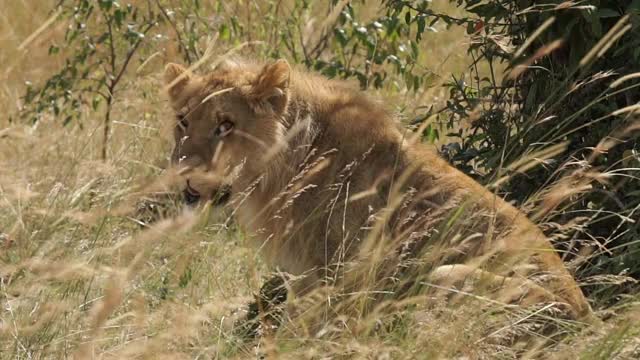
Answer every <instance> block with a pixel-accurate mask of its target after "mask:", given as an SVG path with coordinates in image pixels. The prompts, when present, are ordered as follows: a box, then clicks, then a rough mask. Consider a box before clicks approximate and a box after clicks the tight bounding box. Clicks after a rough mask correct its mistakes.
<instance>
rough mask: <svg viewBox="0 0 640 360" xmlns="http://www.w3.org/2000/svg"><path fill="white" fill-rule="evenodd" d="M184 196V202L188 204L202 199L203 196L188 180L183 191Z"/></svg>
mask: <svg viewBox="0 0 640 360" xmlns="http://www.w3.org/2000/svg"><path fill="white" fill-rule="evenodd" d="M182 196H183V197H184V202H185V203H187V205H193V204H195V203H197V202H198V201H200V198H201V196H200V193H199V192H198V191H197V190H196V189H194V188H192V187H191V186H190V185H189V182H188V181H187V187H185V188H184V190H183V191H182Z"/></svg>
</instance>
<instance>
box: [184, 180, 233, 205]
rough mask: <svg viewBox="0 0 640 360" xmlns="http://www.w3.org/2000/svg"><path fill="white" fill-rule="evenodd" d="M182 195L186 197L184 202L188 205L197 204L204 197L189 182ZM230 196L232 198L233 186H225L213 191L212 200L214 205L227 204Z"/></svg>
mask: <svg viewBox="0 0 640 360" xmlns="http://www.w3.org/2000/svg"><path fill="white" fill-rule="evenodd" d="M182 196H183V198H184V202H185V203H186V204H187V205H194V204H197V203H198V202H199V201H200V199H201V198H202V195H201V194H200V192H198V190H196V189H194V188H192V187H191V185H189V182H187V186H186V187H185V189H184V190H183V191H182ZM230 198H231V187H230V186H223V187H221V188H219V189H218V190H217V191H215V192H214V193H213V196H212V197H211V201H212V203H213V205H216V206H218V205H224V204H226V203H227V202H228V201H229V199H230Z"/></svg>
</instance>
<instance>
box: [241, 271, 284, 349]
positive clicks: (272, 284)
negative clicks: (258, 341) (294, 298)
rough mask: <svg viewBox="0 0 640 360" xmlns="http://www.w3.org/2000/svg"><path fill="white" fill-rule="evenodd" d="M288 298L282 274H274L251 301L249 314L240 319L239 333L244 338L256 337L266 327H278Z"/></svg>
mask: <svg viewBox="0 0 640 360" xmlns="http://www.w3.org/2000/svg"><path fill="white" fill-rule="evenodd" d="M286 300H287V288H286V285H285V281H284V278H283V277H282V276H281V275H274V276H273V277H271V278H270V279H269V280H267V281H266V282H265V283H264V284H263V285H262V287H261V288H260V291H259V292H258V294H257V295H256V296H255V301H253V302H251V303H249V305H248V309H247V314H246V316H245V317H244V318H242V319H241V320H239V321H238V323H237V326H236V329H237V334H238V335H239V336H240V337H242V338H246V339H249V338H255V337H256V336H258V335H260V334H262V333H264V331H265V330H266V329H269V328H273V327H276V328H277V327H278V326H279V325H280V323H281V320H282V316H283V312H284V309H283V307H282V304H283V303H284V302H285V301H286Z"/></svg>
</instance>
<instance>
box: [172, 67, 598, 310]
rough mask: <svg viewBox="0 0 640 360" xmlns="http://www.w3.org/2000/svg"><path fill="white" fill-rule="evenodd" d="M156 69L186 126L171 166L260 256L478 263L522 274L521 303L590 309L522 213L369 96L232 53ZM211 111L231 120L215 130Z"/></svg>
mask: <svg viewBox="0 0 640 360" xmlns="http://www.w3.org/2000/svg"><path fill="white" fill-rule="evenodd" d="M165 77H166V82H167V84H168V85H170V89H169V95H170V99H171V104H172V107H173V108H174V110H175V111H176V112H177V114H178V116H179V118H180V119H181V120H182V121H183V122H184V123H186V124H187V127H186V128H184V126H177V127H176V131H175V140H176V148H175V150H174V154H173V160H174V162H175V163H176V164H179V165H180V166H184V167H187V168H188V169H189V170H190V172H189V173H188V174H187V181H188V184H189V187H190V188H192V189H194V190H196V191H197V192H198V193H200V194H201V195H203V198H205V199H206V198H210V197H212V196H213V195H214V194H215V192H216V191H217V190H218V189H219V188H220V187H221V186H222V185H224V184H228V185H230V186H231V189H232V201H231V203H230V206H231V207H232V208H233V209H234V211H235V213H236V215H237V219H238V222H239V223H240V225H241V226H242V227H243V228H244V229H245V230H246V232H247V233H248V234H249V235H250V237H251V239H252V241H253V242H254V243H255V246H256V248H257V249H259V251H260V252H261V253H262V254H263V255H264V257H265V259H266V260H267V261H268V262H269V263H270V264H271V265H272V266H274V267H278V268H279V269H281V270H282V271H285V272H289V273H291V274H296V275H299V274H306V275H307V276H308V277H307V279H308V281H307V282H306V284H307V285H310V284H311V285H313V284H314V283H316V282H317V281H319V280H320V279H322V278H323V277H324V276H326V275H327V274H329V273H331V271H330V270H329V269H333V270H332V271H334V270H336V269H338V268H339V267H340V266H339V264H344V263H345V262H346V263H358V262H360V263H366V262H368V261H372V259H374V258H375V257H376V256H380V254H382V255H383V257H384V258H385V260H388V259H391V258H392V259H395V260H398V261H401V260H402V259H406V258H413V259H421V261H422V262H423V264H422V265H420V266H419V267H420V268H422V269H430V271H432V276H431V279H433V280H434V281H438V282H440V283H442V282H446V281H445V279H446V278H447V276H448V275H452V274H454V273H455V274H458V276H463V277H465V278H466V277H469V276H471V275H472V274H474V273H475V274H485V273H486V271H492V272H493V273H495V274H496V277H495V278H496V279H500V280H499V281H498V282H502V283H503V284H507V283H508V284H510V285H514V286H522V285H523V284H526V283H528V282H527V281H528V280H526V279H531V278H533V279H535V280H534V281H532V282H531V284H533V283H534V282H535V285H531V286H529V287H530V289H529V290H530V293H531V294H534V293H536V294H538V295H539V294H543V295H542V296H538V295H532V296H529V297H528V300H522V299H520V301H523V302H524V303H526V302H531V301H533V302H535V301H543V300H544V301H549V300H558V301H562V302H566V303H568V304H569V305H570V306H571V308H572V309H573V313H574V315H575V316H583V315H586V314H588V313H589V305H588V303H587V302H586V300H585V298H584V296H583V294H582V292H581V291H580V289H579V287H578V286H577V285H576V283H575V281H574V279H573V277H572V276H571V275H570V274H569V272H568V271H567V269H566V268H565V267H564V265H563V263H562V261H561V259H560V258H559V256H558V255H557V254H556V253H555V251H554V250H553V248H552V246H551V244H550V243H549V241H548V240H547V238H546V237H545V236H544V234H543V233H542V232H541V231H540V230H539V229H538V228H537V227H536V226H535V225H534V224H532V223H531V222H530V221H529V220H528V219H527V218H526V216H525V215H524V214H522V213H521V212H519V211H518V210H517V209H515V208H514V207H512V206H511V205H509V204H507V203H506V202H505V201H503V200H502V199H501V198H499V197H497V196H495V195H494V194H492V193H491V192H490V191H488V190H486V189H485V188H484V187H482V186H481V185H479V184H478V183H476V182H475V181H473V180H472V179H470V178H469V177H467V176H466V175H464V174H463V173H461V172H459V171H458V170H456V169H455V168H453V167H452V166H450V165H449V164H448V163H446V162H445V161H444V160H443V159H441V158H440V157H439V156H438V155H437V154H436V153H434V152H432V151H429V150H427V149H426V148H425V147H423V146H422V145H419V144H412V143H411V142H410V141H408V136H407V134H406V133H405V132H403V131H402V130H401V128H400V127H399V126H398V124H397V123H396V121H394V119H393V117H392V116H391V115H390V114H389V113H388V112H387V111H386V110H385V109H384V107H383V106H382V105H381V104H379V103H378V102H377V101H375V100H373V99H371V98H370V97H368V96H367V95H365V94H364V93H362V92H360V91H358V90H356V89H353V88H352V87H351V86H349V85H347V84H346V83H345V82H342V81H335V80H328V79H326V78H324V77H321V76H318V75H315V74H311V73H307V72H305V71H299V70H292V69H291V68H290V67H289V65H288V64H287V63H286V62H285V61H278V62H276V63H272V64H266V65H263V64H257V63H250V62H244V61H241V60H232V61H228V62H226V63H224V64H222V65H220V66H218V68H216V69H215V70H214V71H212V72H211V73H210V74H207V75H204V76H197V75H194V74H190V73H188V72H186V70H185V69H184V68H182V67H181V66H179V65H175V64H170V65H168V66H167V70H166V73H165ZM176 79H178V80H176ZM223 121H231V122H232V123H233V124H234V130H233V132H232V133H231V134H229V135H227V136H225V137H224V138H218V137H216V135H215V129H216V127H218V126H219V125H220V123H221V122H223ZM436 220H437V221H436ZM443 224H449V225H450V226H448V227H447V226H444V227H443ZM376 254H377V255H376ZM429 254H431V255H429ZM433 254H436V255H433ZM477 259H480V260H478V261H476V260H477ZM425 264H426V265H425ZM451 264H466V265H460V266H457V267H456V266H452V265H451ZM412 266H415V265H412ZM438 266H440V267H438ZM314 270H315V271H314ZM387 275H389V274H387ZM452 276H453V275H452ZM453 277H454V278H455V276H453ZM505 279H507V280H505ZM520 279H522V281H520ZM325 280H326V279H325ZM510 281H511V282H510ZM542 298H545V299H542ZM532 299H533V300H532Z"/></svg>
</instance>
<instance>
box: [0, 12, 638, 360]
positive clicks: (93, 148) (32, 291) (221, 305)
mask: <svg viewBox="0 0 640 360" xmlns="http://www.w3.org/2000/svg"><path fill="white" fill-rule="evenodd" d="M35 3H36V2H34V1H31V2H29V1H24V0H21V1H13V0H0V9H3V11H2V12H0V48H2V49H3V51H2V52H0V63H1V64H2V68H1V69H2V70H0V80H2V85H1V86H0V107H1V108H3V109H11V110H10V112H13V110H14V109H15V108H16V106H17V104H19V98H20V96H21V94H22V91H23V89H24V87H23V82H24V80H25V79H30V80H31V81H38V80H39V79H42V78H44V77H46V76H47V75H48V74H50V73H51V72H52V71H53V70H54V69H55V68H56V67H57V66H58V65H59V64H58V63H57V62H56V60H55V58H53V59H52V58H51V57H48V56H47V55H46V52H47V48H48V44H49V42H50V41H51V39H53V38H55V36H57V35H60V31H61V29H59V28H57V27H56V26H55V25H54V26H53V27H52V28H51V29H50V31H46V32H44V33H43V34H42V35H41V36H39V37H37V38H36V39H35V40H34V41H33V42H31V43H30V44H28V46H27V48H26V50H24V51H21V50H18V47H19V45H20V44H21V43H22V42H23V41H24V40H25V39H27V38H28V37H29V35H30V34H32V33H33V32H34V31H35V30H36V29H37V28H39V27H40V26H41V25H42V24H43V23H44V22H45V21H46V20H47V18H48V17H49V16H50V14H49V13H47V9H48V7H47V6H44V5H41V4H42V3H41V2H37V3H38V5H39V6H37V7H36V6H35ZM5 10H7V11H5ZM461 31H462V30H459V29H458V30H455V31H454V32H451V33H446V34H443V35H442V36H441V37H435V38H432V39H433V40H429V41H433V43H428V44H427V45H428V47H430V48H433V49H434V50H433V54H434V56H433V59H434V60H430V61H434V63H430V64H429V66H434V68H438V67H437V65H438V62H439V64H440V65H441V66H440V67H439V68H438V70H439V71H441V72H442V73H443V74H446V73H448V72H454V71H461V70H462V68H461V67H462V66H463V64H464V63H465V61H466V59H465V58H464V57H461V56H460V55H458V53H459V52H460V51H461V50H462V49H464V48H465V46H464V45H463V44H464V42H465V41H466V40H465V39H464V37H462V33H461ZM451 58H454V59H455V61H451ZM161 65H162V64H160V61H159V60H158V61H157V62H156V63H151V64H149V65H148V66H147V67H146V68H145V73H143V74H137V75H133V74H132V75H131V76H130V77H129V78H128V80H127V83H126V84H125V86H124V90H123V91H122V92H121V93H120V94H119V95H118V100H117V102H116V104H115V106H114V109H115V110H114V111H115V112H114V115H113V119H114V120H115V121H114V126H113V136H112V141H111V143H110V150H109V160H108V161H107V162H101V161H99V160H97V159H99V158H100V141H101V137H100V135H101V126H102V123H101V116H96V114H95V113H92V112H90V111H86V113H85V114H84V115H83V117H82V119H81V120H80V121H79V122H77V123H74V124H72V125H71V126H67V127H61V125H60V124H59V123H58V122H56V119H54V118H48V119H45V120H44V121H41V122H39V123H38V124H37V125H35V126H29V125H27V124H21V123H13V124H10V123H9V122H8V119H7V117H2V118H0V134H1V135H0V303H1V304H2V308H1V309H0V358H2V359H32V358H37V359H40V358H51V359H62V358H79V359H82V358H105V359H112V358H122V359H132V358H149V359H159V358H167V359H182V358H185V359H202V358H207V359H208V358H252V357H253V358H255V357H256V356H257V355H258V354H266V355H270V356H272V357H273V358H290V359H299V358H318V359H320V358H376V359H387V358H398V359H405V358H415V359H431V358H459V359H463V358H465V359H466V358H468V359H472V358H487V359H495V358H505V359H508V358H515V357H532V358H533V357H537V358H559V359H573V358H578V357H580V358H585V359H609V358H613V357H614V356H615V355H617V356H618V358H633V357H634V356H640V354H639V351H640V341H638V336H640V328H638V324H639V323H640V319H639V318H638V316H639V314H640V313H638V311H637V310H634V308H633V302H630V303H629V304H631V305H628V306H627V307H626V308H617V309H606V310H604V311H603V312H602V314H601V315H607V317H608V320H607V321H606V322H603V323H598V324H596V325H583V324H576V323H573V322H561V321H559V320H556V319H553V318H550V317H549V316H548V315H540V314H535V315H536V316H532V313H531V312H526V311H507V312H505V311H500V310H501V308H500V307H496V306H494V305H492V304H491V303H488V302H487V301H485V300H484V299H476V298H473V297H466V296H462V297H461V298H463V299H465V301H463V302H461V303H460V304H458V305H457V306H452V305H450V304H449V303H448V302H446V301H443V300H442V299H435V300H434V299H429V301H421V300H424V299H420V298H416V299H412V301H411V302H407V303H392V304H388V308H387V309H386V310H385V309H380V311H374V312H372V313H370V314H368V315H366V316H362V317H356V318H355V319H356V320H357V321H355V322H354V319H346V320H345V319H342V318H338V319H336V320H335V322H334V323H331V324H329V325H333V326H325V327H324V328H323V331H321V332H320V333H312V332H305V329H304V325H305V324H304V323H292V324H291V325H290V326H287V327H286V328H285V329H284V330H282V331H280V332H278V333H277V334H275V335H274V336H265V337H263V338H262V339H261V340H260V341H258V342H256V343H243V342H240V341H239V339H238V337H237V336H236V335H234V332H233V330H234V329H233V322H234V316H237V314H236V313H237V312H238V311H240V312H241V309H243V308H244V305H245V304H246V303H247V302H248V301H249V300H250V299H251V294H252V293H253V292H255V291H256V290H257V289H258V288H259V286H260V284H261V282H262V280H263V277H265V276H266V274H267V273H266V269H264V268H263V266H262V264H261V262H260V259H259V258H258V257H257V256H256V254H255V252H254V251H252V250H251V249H250V248H249V247H247V246H245V245H246V244H245V243H244V238H243V234H242V232H241V231H240V230H238V229H236V228H235V227H234V226H233V225H229V224H232V222H231V223H230V222H228V221H227V220H228V215H227V214H225V213H224V212H223V211H222V210H220V209H217V208H205V209H203V210H201V211H195V212H194V211H188V210H185V209H183V208H182V205H180V204H179V203H178V204H176V203H171V202H170V204H169V206H168V209H167V211H168V212H169V213H170V214H171V215H172V216H169V217H167V218H166V219H165V220H161V221H160V222H158V223H155V224H153V225H141V224H140V219H144V216H141V215H140V213H139V212H137V213H136V212H135V211H134V210H135V206H137V205H136V204H137V203H138V202H139V200H140V199H141V198H142V197H143V196H144V195H145V194H148V193H150V192H154V191H164V190H171V189H172V185H171V184H170V182H171V181H163V180H170V179H167V178H166V177H162V176H160V174H161V167H162V166H163V165H164V163H165V162H166V157H167V155H168V152H169V147H170V144H169V141H168V140H167V136H166V130H165V128H166V125H164V124H165V123H166V121H167V120H169V119H170V116H169V115H168V106H167V104H166V101H165V97H164V95H163V94H161V93H160V92H159V89H161V88H162V86H161V85H160V81H161V79H160V71H159V69H160V67H161ZM443 78H445V76H444V75H443ZM440 91H442V90H437V89H436V90H433V91H431V92H426V93H424V94H421V95H420V96H418V97H417V98H408V97H404V98H403V99H402V100H401V101H402V102H403V103H405V104H406V103H412V102H414V103H424V102H427V101H431V102H434V101H442V98H441V97H442V96H443V94H442V93H440ZM141 94H144V96H142V95H141ZM383 95H389V96H394V97H395V98H398V97H400V96H399V95H398V94H383ZM439 97H440V98H439ZM6 114H7V112H6V111H5V116H6ZM158 179H160V180H158ZM317 295H318V296H320V295H322V294H317ZM303 300H305V299H303ZM306 301H308V302H310V303H312V304H316V305H318V304H322V305H324V303H323V302H322V301H317V302H316V301H315V300H314V298H313V297H310V299H306ZM427 304H428V305H427ZM388 309H392V311H389V310H388ZM398 310H401V311H398ZM398 313H399V314H400V315H399V316H397V315H392V314H398ZM537 315H540V316H537ZM531 319H534V320H535V321H524V320H531ZM342 320H344V321H342ZM545 323H555V324H556V325H557V326H558V328H559V329H560V330H557V332H556V333H555V336H554V337H552V338H544V337H541V336H534V337H533V341H532V342H531V343H529V344H527V345H528V346H527V348H523V346H524V344H520V343H511V342H510V341H509V339H511V337H512V336H513V334H514V333H516V332H525V333H526V332H531V333H534V332H536V327H540V326H541V325H544V324H545Z"/></svg>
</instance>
